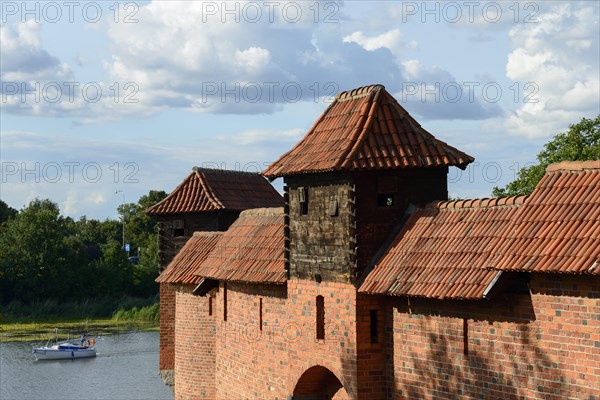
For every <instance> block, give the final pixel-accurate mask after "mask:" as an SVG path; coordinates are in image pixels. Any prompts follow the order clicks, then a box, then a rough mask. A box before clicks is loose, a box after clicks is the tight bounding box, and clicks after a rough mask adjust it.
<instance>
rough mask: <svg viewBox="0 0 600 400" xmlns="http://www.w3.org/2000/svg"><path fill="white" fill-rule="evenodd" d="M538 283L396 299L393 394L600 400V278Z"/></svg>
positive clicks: (544, 278)
mask: <svg viewBox="0 0 600 400" xmlns="http://www.w3.org/2000/svg"><path fill="white" fill-rule="evenodd" d="M530 287H531V296H530V295H527V294H512V295H504V296H502V297H499V298H496V299H493V300H489V301H487V300H482V301H432V300H411V301H407V300H406V299H403V300H400V299H398V300H396V301H395V306H396V309H395V310H394V311H393V312H392V319H393V322H392V327H393V335H394V341H393V343H390V342H388V346H389V348H388V352H389V353H390V356H391V360H393V364H394V365H393V370H394V373H393V376H392V375H391V374H390V375H389V377H388V379H389V385H388V386H389V390H391V393H390V396H389V397H388V398H406V399H411V398H419V399H434V398H435V399H456V398H461V399H475V398H477V399H480V398H484V399H545V400H549V399H557V400H558V399H586V400H587V399H597V398H598V396H600V299H599V296H600V278H598V277H589V276H588V277H580V276H566V275H562V276H559V275H549V274H548V275H543V274H534V275H532V278H531V283H530ZM389 367H391V364H388V368H389ZM594 396H595V397H594Z"/></svg>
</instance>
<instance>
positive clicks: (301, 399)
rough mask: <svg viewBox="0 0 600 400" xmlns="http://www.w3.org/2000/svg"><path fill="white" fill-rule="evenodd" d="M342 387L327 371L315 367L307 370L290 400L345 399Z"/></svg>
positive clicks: (317, 366)
mask: <svg viewBox="0 0 600 400" xmlns="http://www.w3.org/2000/svg"><path fill="white" fill-rule="evenodd" d="M344 394H345V390H344V385H342V382H340V380H339V379H338V377H337V376H335V374H334V373H333V372H331V371H330V370H329V369H327V368H325V367H323V366H320V365H315V366H314V367H310V368H309V369H307V370H306V371H305V372H304V373H303V374H302V376H300V379H298V383H296V387H295V388H294V394H293V395H292V397H291V399H292V400H332V399H334V398H335V399H341V398H345V396H344Z"/></svg>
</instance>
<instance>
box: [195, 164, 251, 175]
mask: <svg viewBox="0 0 600 400" xmlns="http://www.w3.org/2000/svg"><path fill="white" fill-rule="evenodd" d="M192 172H209V173H212V172H215V173H224V174H231V175H234V174H241V175H252V176H254V175H260V173H258V172H250V171H238V170H234V169H223V168H209V167H198V166H194V167H192Z"/></svg>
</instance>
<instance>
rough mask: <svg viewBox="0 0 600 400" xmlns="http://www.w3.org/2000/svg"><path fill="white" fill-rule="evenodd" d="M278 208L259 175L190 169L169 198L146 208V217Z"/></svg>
mask: <svg viewBox="0 0 600 400" xmlns="http://www.w3.org/2000/svg"><path fill="white" fill-rule="evenodd" d="M282 205H283V197H282V196H281V195H280V194H279V193H278V192H277V191H276V190H275V188H273V186H271V184H270V183H269V182H268V181H267V180H266V179H265V178H263V177H262V176H260V175H259V174H255V173H249V172H239V171H226V170H219V169H209V168H198V167H194V169H193V171H192V173H191V174H189V175H188V176H187V178H185V179H184V181H183V182H182V183H181V184H180V185H179V186H177V188H176V189H175V190H173V192H172V193H171V194H169V195H168V196H167V197H166V198H164V199H163V200H162V201H161V202H159V203H157V204H155V205H153V206H152V207H150V208H148V209H147V210H146V214H147V215H165V214H181V213H195V212H203V211H216V210H224V209H225V210H234V211H241V210H246V209H248V208H257V207H280V206H282Z"/></svg>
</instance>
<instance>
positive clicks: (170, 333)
mask: <svg viewBox="0 0 600 400" xmlns="http://www.w3.org/2000/svg"><path fill="white" fill-rule="evenodd" d="M176 287H177V285H173V284H171V283H161V284H160V361H159V368H160V370H161V371H162V370H173V368H174V367H175V358H174V355H175V290H176Z"/></svg>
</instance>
